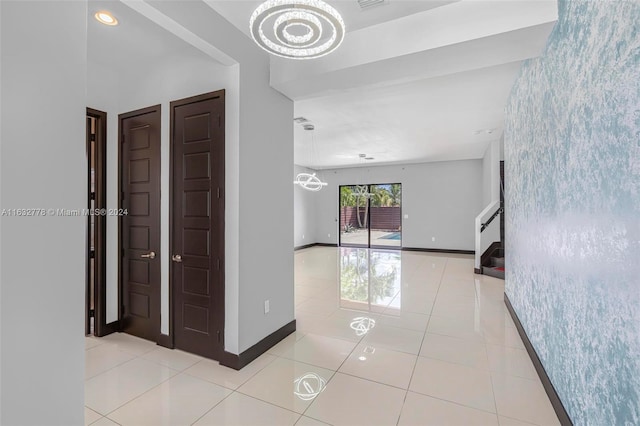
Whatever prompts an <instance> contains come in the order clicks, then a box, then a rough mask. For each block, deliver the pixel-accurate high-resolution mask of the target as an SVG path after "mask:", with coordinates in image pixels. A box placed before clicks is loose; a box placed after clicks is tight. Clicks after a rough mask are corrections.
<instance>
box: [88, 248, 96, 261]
mask: <svg viewBox="0 0 640 426" xmlns="http://www.w3.org/2000/svg"><path fill="white" fill-rule="evenodd" d="M95 258H96V251H95V250H90V251H89V259H95Z"/></svg>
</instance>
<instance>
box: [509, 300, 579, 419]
mask: <svg viewBox="0 0 640 426" xmlns="http://www.w3.org/2000/svg"><path fill="white" fill-rule="evenodd" d="M504 304H505V305H507V309H508V310H509V313H510V314H511V318H512V319H513V322H514V323H515V325H516V328H517V329H518V334H520V338H521V339H522V342H523V343H524V346H525V348H526V349H527V353H528V354H529V358H531V362H533V366H534V367H535V369H536V372H537V373H538V377H540V381H541V382H542V386H543V387H544V390H545V391H546V392H547V396H548V397H549V400H550V401H551V405H552V406H553V409H554V410H555V412H556V416H558V420H560V424H561V425H563V426H573V422H572V421H571V418H570V417H569V413H567V410H566V409H565V408H564V405H563V404H562V401H561V400H560V397H559V396H558V393H557V392H556V389H555V388H554V387H553V383H551V379H549V376H548V375H547V372H546V371H545V369H544V366H543V365H542V362H540V358H539V357H538V354H537V353H536V350H535V349H534V348H533V345H532V344H531V341H529V337H528V336H527V333H525V331H524V328H523V327H522V323H521V322H520V319H519V318H518V315H517V314H516V311H515V310H514V309H513V306H511V301H510V300H509V297H507V294H506V293H505V294H504Z"/></svg>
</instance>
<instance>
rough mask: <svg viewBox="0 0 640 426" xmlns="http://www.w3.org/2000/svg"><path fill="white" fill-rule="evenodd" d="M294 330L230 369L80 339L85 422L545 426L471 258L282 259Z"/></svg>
mask: <svg viewBox="0 0 640 426" xmlns="http://www.w3.org/2000/svg"><path fill="white" fill-rule="evenodd" d="M295 284H296V293H295V300H296V319H297V326H298V331H297V332H296V333H294V334H292V335H291V336H289V337H287V338H286V339H284V340H283V341H282V342H280V343H279V344H278V345H276V346H274V347H273V348H271V349H270V350H269V351H268V353H266V354H264V355H262V356H261V357H259V358H258V359H257V360H255V361H254V362H253V363H251V364H250V365H249V366H247V367H245V368H244V369H243V370H241V371H235V370H231V369H228V368H226V367H222V366H220V365H219V364H218V363H217V362H214V361H210V360H206V359H203V358H200V357H198V356H195V355H192V354H188V353H185V352H181V351H178V350H168V349H165V348H161V347H158V346H157V345H155V344H154V343H152V342H147V341H145V340H142V339H137V338H135V337H132V336H129V335H126V334H115V335H111V336H107V337H105V338H101V339H98V338H93V337H88V338H87V339H86V384H85V403H86V409H85V423H86V424H87V425H88V424H92V425H98V426H99V425H117V424H120V425H191V424H196V425H248V426H253V425H294V424H295V425H299V426H304V425H310V426H311V425H327V424H329V425H378V424H379V425H410V426H418V425H455V426H466V425H499V426H506V425H532V424H533V425H536V424H537V425H545V426H546V425H556V424H559V423H558V419H557V418H556V416H555V413H554V411H553V409H552V407H551V404H550V402H549V400H548V398H547V397H546V394H545V392H544V389H543V388H542V384H541V383H540V381H539V379H538V378H537V375H536V373H535V370H534V368H533V365H532V364H531V361H530V360H529V357H528V355H527V353H526V351H525V349H524V346H523V344H522V341H521V340H520V337H519V336H518V333H517V330H516V329H515V325H514V324H513V322H512V320H511V318H510V317H509V314H508V312H507V310H506V308H505V306H504V302H503V299H502V298H503V295H502V294H503V291H504V282H503V281H501V280H498V279H494V278H491V277H485V276H478V275H474V274H473V259H472V258H471V257H470V256H460V255H451V256H447V255H441V254H432V253H416V252H400V251H392V250H387V251H385V250H368V249H355V248H343V249H336V248H329V247H314V248H310V249H305V250H300V251H298V252H296V253H295Z"/></svg>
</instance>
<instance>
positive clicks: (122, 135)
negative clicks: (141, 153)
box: [122, 135, 124, 143]
mask: <svg viewBox="0 0 640 426" xmlns="http://www.w3.org/2000/svg"><path fill="white" fill-rule="evenodd" d="M122 143H124V135H122Z"/></svg>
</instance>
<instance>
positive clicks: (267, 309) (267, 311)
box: [264, 300, 269, 315]
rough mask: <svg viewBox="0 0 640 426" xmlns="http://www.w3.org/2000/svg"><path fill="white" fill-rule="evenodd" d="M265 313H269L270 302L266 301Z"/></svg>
mask: <svg viewBox="0 0 640 426" xmlns="http://www.w3.org/2000/svg"><path fill="white" fill-rule="evenodd" d="M264 313H265V315H266V314H268V313H269V301H268V300H265V301H264Z"/></svg>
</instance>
